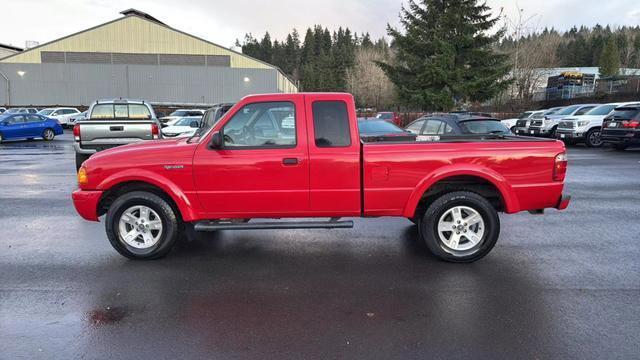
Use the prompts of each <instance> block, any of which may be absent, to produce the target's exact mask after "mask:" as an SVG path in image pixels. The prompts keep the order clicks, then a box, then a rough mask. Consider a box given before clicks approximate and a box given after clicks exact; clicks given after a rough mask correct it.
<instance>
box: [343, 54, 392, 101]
mask: <svg viewBox="0 0 640 360" xmlns="http://www.w3.org/2000/svg"><path fill="white" fill-rule="evenodd" d="M390 56H391V54H390V53H389V52H387V51H386V49H382V48H379V47H360V48H359V49H358V50H357V51H356V56H355V63H354V66H353V67H352V68H350V69H348V70H347V88H348V90H349V91H350V92H351V93H352V94H353V96H355V98H356V103H357V104H358V105H359V106H364V107H375V108H376V109H378V110H380V109H383V108H385V107H388V106H390V105H392V104H393V103H394V102H395V88H394V85H393V83H392V82H391V80H389V78H388V77H387V75H386V74H385V73H384V71H383V70H382V69H381V68H380V67H379V66H378V65H377V64H376V61H385V62H387V61H389V57H390Z"/></svg>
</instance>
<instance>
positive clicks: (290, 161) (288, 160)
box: [282, 158, 298, 166]
mask: <svg viewBox="0 0 640 360" xmlns="http://www.w3.org/2000/svg"><path fill="white" fill-rule="evenodd" d="M282 165H288V166H291V165H298V159H297V158H284V159H282Z"/></svg>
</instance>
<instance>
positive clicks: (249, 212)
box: [193, 96, 309, 218]
mask: <svg viewBox="0 0 640 360" xmlns="http://www.w3.org/2000/svg"><path fill="white" fill-rule="evenodd" d="M223 121H224V123H220V124H216V126H215V128H214V129H215V130H216V131H218V130H220V131H222V133H223V134H224V137H223V138H224V147H223V148H222V149H209V147H208V146H207V144H200V145H199V146H198V148H197V150H196V153H195V156H194V161H193V167H194V172H193V173H194V182H195V186H196V189H197V192H198V198H199V199H200V203H201V206H202V207H203V209H204V210H205V212H206V213H207V215H208V216H209V217H211V218H234V217H235V218H252V217H294V216H303V215H304V213H305V212H307V211H308V210H309V156H308V151H309V150H308V145H307V127H306V123H305V115H304V102H303V101H302V97H301V96H293V97H292V100H291V101H281V100H274V101H269V100H268V97H266V98H265V101H264V102H257V100H253V101H251V102H247V103H246V104H245V105H244V106H240V107H239V108H238V109H237V111H235V113H233V114H230V116H227V117H226V118H225V119H224V120H223ZM205 140H207V139H205Z"/></svg>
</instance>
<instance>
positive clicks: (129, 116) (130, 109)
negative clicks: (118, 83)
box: [73, 99, 162, 169]
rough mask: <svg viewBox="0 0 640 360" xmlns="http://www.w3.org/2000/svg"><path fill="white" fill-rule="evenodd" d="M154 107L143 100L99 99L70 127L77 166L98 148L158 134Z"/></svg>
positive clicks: (105, 147)
mask: <svg viewBox="0 0 640 360" xmlns="http://www.w3.org/2000/svg"><path fill="white" fill-rule="evenodd" d="M161 136H162V135H161V133H160V123H159V121H158V119H156V114H155V112H154V111H153V107H151V105H150V104H149V103H147V102H145V101H142V100H126V99H116V100H99V101H96V102H95V103H93V104H92V105H91V107H89V110H88V112H87V118H86V119H84V120H82V121H81V122H78V123H76V124H75V125H74V126H73V138H74V140H75V143H74V148H75V150H76V168H77V169H79V168H80V166H81V165H82V163H83V162H85V161H86V160H87V159H88V158H89V156H91V155H92V154H95V153H96V152H98V151H102V150H106V149H110V148H113V147H116V146H120V145H126V144H131V143H136V142H140V141H145V140H155V139H159V138H160V137H161Z"/></svg>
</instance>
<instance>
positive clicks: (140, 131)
mask: <svg viewBox="0 0 640 360" xmlns="http://www.w3.org/2000/svg"><path fill="white" fill-rule="evenodd" d="M78 124H79V126H80V142H81V143H82V144H83V145H85V144H86V145H99V144H114V145H115V144H119V145H120V144H129V143H133V142H138V141H144V140H153V131H152V125H153V124H154V122H153V121H149V120H143V121H120V120H118V121H82V122H79V123H78Z"/></svg>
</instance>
